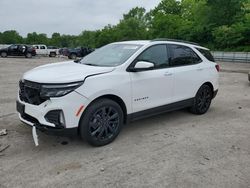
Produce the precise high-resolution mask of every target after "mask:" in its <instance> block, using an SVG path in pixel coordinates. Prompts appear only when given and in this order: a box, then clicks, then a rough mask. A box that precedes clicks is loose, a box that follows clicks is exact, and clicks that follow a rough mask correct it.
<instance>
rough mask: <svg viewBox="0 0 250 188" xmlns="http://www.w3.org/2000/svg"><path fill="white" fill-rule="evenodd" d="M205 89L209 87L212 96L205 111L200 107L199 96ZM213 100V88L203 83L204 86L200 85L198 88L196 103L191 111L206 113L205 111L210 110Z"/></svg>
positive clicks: (200, 113)
mask: <svg viewBox="0 0 250 188" xmlns="http://www.w3.org/2000/svg"><path fill="white" fill-rule="evenodd" d="M204 89H209V91H210V95H211V98H210V102H209V105H208V107H207V109H206V110H205V111H200V110H199V109H198V96H199V95H200V93H201V92H202V91H203V90H204ZM211 102H212V89H211V88H210V87H209V86H208V85H202V86H201V87H200V89H199V90H198V92H197V94H196V96H195V100H194V105H193V107H192V109H191V111H192V112H194V113H195V114H199V115H202V114H205V113H206V112H207V111H208V110H209V108H210V105H211Z"/></svg>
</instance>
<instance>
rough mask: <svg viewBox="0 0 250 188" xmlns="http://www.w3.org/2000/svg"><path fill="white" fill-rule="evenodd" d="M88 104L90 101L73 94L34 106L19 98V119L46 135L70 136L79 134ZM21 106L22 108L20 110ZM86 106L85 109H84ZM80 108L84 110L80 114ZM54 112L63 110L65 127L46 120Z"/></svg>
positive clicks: (75, 93)
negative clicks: (82, 115)
mask: <svg viewBox="0 0 250 188" xmlns="http://www.w3.org/2000/svg"><path fill="white" fill-rule="evenodd" d="M87 104H88V99H87V98H85V97H83V96H82V95H80V94H78V93H77V92H72V93H70V94H68V95H66V96H64V97H60V98H51V99H49V100H47V101H45V102H44V103H42V104H40V105H32V104H28V103H25V102H23V101H21V100H20V98H19V96H18V98H17V111H18V113H19V119H20V120H21V121H22V122H23V123H25V124H27V125H29V126H31V127H33V126H35V127H36V128H37V129H38V130H40V131H42V132H44V133H46V134H53V135H59V136H68V135H75V134H77V129H78V125H79V121H80V118H81V114H82V113H83V111H84V109H85V107H86V106H87ZM20 106H21V107H22V108H20ZM82 106H84V108H82ZM79 108H81V109H82V110H81V111H80V112H79ZM53 110H61V111H63V114H64V120H65V126H63V127H62V126H60V127H58V126H57V125H55V124H53V123H50V122H48V120H47V119H46V118H45V116H46V114H47V113H48V112H51V111H53Z"/></svg>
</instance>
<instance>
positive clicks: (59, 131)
mask: <svg viewBox="0 0 250 188" xmlns="http://www.w3.org/2000/svg"><path fill="white" fill-rule="evenodd" d="M30 118H31V119H32V120H31V119H30ZM19 119H20V120H21V121H22V122H23V123H24V124H26V125H28V126H30V127H36V128H37V129H38V130H39V131H41V132H43V133H45V134H47V135H55V136H66V137H70V136H75V135H77V134H78V128H77V127H76V128H54V127H50V126H47V125H42V124H40V123H38V122H37V121H34V120H35V118H33V117H29V116H28V115H27V114H22V115H21V114H20V113H19Z"/></svg>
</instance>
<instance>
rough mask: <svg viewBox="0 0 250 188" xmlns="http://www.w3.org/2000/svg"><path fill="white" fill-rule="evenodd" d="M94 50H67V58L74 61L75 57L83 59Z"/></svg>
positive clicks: (79, 48) (80, 48) (83, 48)
mask: <svg viewBox="0 0 250 188" xmlns="http://www.w3.org/2000/svg"><path fill="white" fill-rule="evenodd" d="M93 51H94V50H93V49H91V48H88V47H78V48H74V49H68V50H67V56H68V58H69V59H76V58H77V57H84V56H86V55H88V54H90V53H91V52H93Z"/></svg>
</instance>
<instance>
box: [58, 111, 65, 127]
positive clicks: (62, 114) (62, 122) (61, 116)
mask: <svg viewBox="0 0 250 188" xmlns="http://www.w3.org/2000/svg"><path fill="white" fill-rule="evenodd" d="M59 123H60V125H61V126H63V127H65V118H64V113H63V111H61V112H60V114H59Z"/></svg>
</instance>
